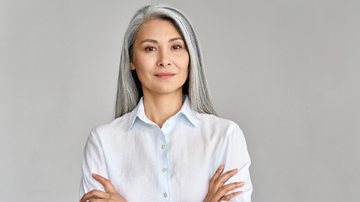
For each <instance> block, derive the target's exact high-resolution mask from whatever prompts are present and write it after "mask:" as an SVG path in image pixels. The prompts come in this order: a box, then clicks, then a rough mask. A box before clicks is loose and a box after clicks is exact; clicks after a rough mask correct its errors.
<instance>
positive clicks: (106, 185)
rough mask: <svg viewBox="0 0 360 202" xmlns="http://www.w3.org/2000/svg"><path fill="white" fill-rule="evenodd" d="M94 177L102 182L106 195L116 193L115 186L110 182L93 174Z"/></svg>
mask: <svg viewBox="0 0 360 202" xmlns="http://www.w3.org/2000/svg"><path fill="white" fill-rule="evenodd" d="M92 176H93V178H94V179H95V180H96V181H98V182H100V183H101V184H102V185H103V187H104V189H105V192H106V193H116V190H115V187H114V186H113V184H111V182H110V180H108V179H106V178H105V177H103V176H101V175H97V174H95V173H93V174H92Z"/></svg>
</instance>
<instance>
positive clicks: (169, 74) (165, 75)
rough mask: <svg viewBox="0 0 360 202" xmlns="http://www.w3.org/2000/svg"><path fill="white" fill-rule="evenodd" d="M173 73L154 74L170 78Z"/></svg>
mask: <svg viewBox="0 0 360 202" xmlns="http://www.w3.org/2000/svg"><path fill="white" fill-rule="evenodd" d="M174 75H175V74H173V73H159V74H155V76H156V77H158V78H161V79H167V78H171V77H172V76H174Z"/></svg>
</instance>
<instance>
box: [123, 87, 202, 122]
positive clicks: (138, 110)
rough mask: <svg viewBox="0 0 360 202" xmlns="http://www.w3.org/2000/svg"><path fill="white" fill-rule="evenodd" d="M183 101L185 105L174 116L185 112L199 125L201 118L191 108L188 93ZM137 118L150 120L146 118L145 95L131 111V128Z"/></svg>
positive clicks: (188, 117)
mask: <svg viewBox="0 0 360 202" xmlns="http://www.w3.org/2000/svg"><path fill="white" fill-rule="evenodd" d="M183 101H184V102H183V105H182V106H181V109H180V110H179V111H178V112H177V113H176V114H175V115H174V116H178V115H179V114H183V115H185V117H186V118H187V119H188V120H189V121H190V123H191V124H192V125H193V126H195V127H197V126H198V123H199V120H198V118H197V117H196V116H195V112H194V111H193V110H192V109H191V104H190V99H189V97H188V95H186V94H185V95H184V97H183ZM136 118H139V119H141V120H142V121H144V122H148V119H147V118H146V115H145V110H144V97H141V98H140V100H139V102H138V104H137V106H136V107H135V108H134V109H133V110H132V111H131V112H130V116H129V129H131V128H132V126H133V125H134V123H135V120H136Z"/></svg>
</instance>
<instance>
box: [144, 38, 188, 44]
mask: <svg viewBox="0 0 360 202" xmlns="http://www.w3.org/2000/svg"><path fill="white" fill-rule="evenodd" d="M176 40H183V39H182V37H175V38H171V39H169V42H172V41H176ZM144 42H151V43H157V42H158V41H156V40H155V39H144V40H142V41H141V42H140V44H142V43H144Z"/></svg>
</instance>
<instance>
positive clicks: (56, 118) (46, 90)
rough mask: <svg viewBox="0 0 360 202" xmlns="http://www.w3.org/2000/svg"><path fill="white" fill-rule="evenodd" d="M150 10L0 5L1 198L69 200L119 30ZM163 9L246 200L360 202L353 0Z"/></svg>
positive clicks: (98, 117)
mask: <svg viewBox="0 0 360 202" xmlns="http://www.w3.org/2000/svg"><path fill="white" fill-rule="evenodd" d="M154 2H155V1H144V0H143V1H141V0H137V1H133V0H132V1H121V0H106V1H103V0H52V1H48V0H33V1H26V0H1V3H0V37H1V38H0V57H1V59H0V67H1V69H0V134H1V143H0V155H1V156H0V159H1V165H0V173H1V174H0V175H1V180H0V183H1V184H0V185H1V187H0V196H1V199H0V200H1V201H9V202H10V201H15V202H18V201H34V202H48V201H52V202H64V201H77V200H78V190H79V183H80V163H81V158H82V151H83V148H84V144H85V141H86V138H87V136H88V134H89V132H90V129H91V128H93V127H94V126H96V125H99V124H103V123H107V122H109V121H111V120H112V119H113V116H114V103H115V94H116V85H117V74H118V64H119V58H120V50H121V46H122V40H123V34H124V32H125V29H126V27H127V25H128V23H129V21H130V18H131V17H132V15H133V14H134V12H135V11H136V10H137V9H138V8H140V7H141V6H143V5H145V4H148V3H154ZM156 2H157V1H156ZM160 2H161V3H165V4H169V5H172V6H175V7H177V8H179V9H180V10H182V11H183V12H184V13H185V14H186V15H187V16H188V17H189V18H190V19H191V21H192V23H193V25H194V27H195V30H196V31H197V33H198V36H199V39H200V42H201V45H202V48H203V52H204V58H205V65H206V74H207V76H208V82H209V85H210V90H211V94H212V97H213V102H214V104H215V108H216V110H217V111H218V113H219V115H220V116H221V117H224V118H227V119H231V120H234V121H235V122H237V123H238V124H239V125H240V127H241V128H242V129H243V131H244V133H245V137H246V140H247V143H248V149H249V152H250V156H251V158H252V166H251V170H250V171H251V176H252V180H253V184H254V192H253V201H254V202H339V201H341V202H358V201H359V192H358V191H359V190H360V174H359V173H360V162H359V161H360V158H359V154H360V147H359V143H360V138H359V137H360V129H359V124H360V115H359V114H360V113H359V112H360V110H359V103H360V93H359V86H360V79H359V78H360V69H359V68H360V12H359V11H360V1H357V0H349V1H347V0H288V1H285V0H274V1H271V0H238V1H235V0H233V1H208V0H203V1H190V0H189V1H184V0H172V1H160ZM144 166H146V165H144ZM124 183H126V182H124ZM204 186H205V185H204ZM139 194H141V190H139Z"/></svg>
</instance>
